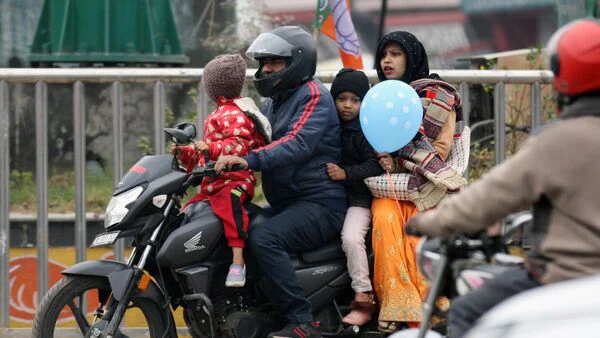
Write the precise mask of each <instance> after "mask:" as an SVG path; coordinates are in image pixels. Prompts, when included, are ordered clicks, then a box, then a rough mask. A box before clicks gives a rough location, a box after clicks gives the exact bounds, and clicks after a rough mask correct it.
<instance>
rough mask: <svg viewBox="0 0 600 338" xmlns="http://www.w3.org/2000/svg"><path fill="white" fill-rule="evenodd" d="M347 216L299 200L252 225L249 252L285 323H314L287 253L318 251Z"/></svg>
mask: <svg viewBox="0 0 600 338" xmlns="http://www.w3.org/2000/svg"><path fill="white" fill-rule="evenodd" d="M344 216H345V215H344V214H343V213H338V212H331V211H329V210H327V209H326V208H325V207H323V206H321V205H318V204H316V203H312V202H306V201H300V202H296V203H294V204H292V205H291V206H289V207H287V208H286V209H284V210H282V211H281V212H279V213H278V214H276V215H275V216H274V217H272V218H271V219H269V220H268V221H266V222H264V223H262V224H259V225H258V226H255V227H253V226H250V229H249V236H248V239H249V242H250V249H251V250H252V253H253V254H254V256H255V257H256V259H257V261H258V264H259V266H260V268H261V269H262V271H263V273H264V274H265V276H266V277H267V283H268V290H269V298H270V299H271V301H272V302H273V306H274V307H275V309H277V310H278V311H279V313H280V315H281V316H282V317H283V318H282V319H283V320H285V321H286V323H306V322H309V321H312V320H313V316H312V307H311V304H310V302H309V301H308V299H307V298H306V297H305V296H304V293H303V290H302V288H301V287H300V284H299V283H298V278H297V277H296V272H295V270H294V267H293V265H292V261H291V259H290V256H289V254H288V253H296V252H305V251H310V250H313V249H316V248H319V247H321V246H323V245H325V244H326V243H328V242H329V241H331V240H332V239H334V238H336V237H338V236H339V235H340V232H341V230H342V225H343V223H344Z"/></svg>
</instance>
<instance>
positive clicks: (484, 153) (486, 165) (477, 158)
mask: <svg viewBox="0 0 600 338" xmlns="http://www.w3.org/2000/svg"><path fill="white" fill-rule="evenodd" d="M495 158H496V153H495V152H494V149H493V148H492V147H482V146H481V145H480V144H479V143H474V144H472V145H471V153H470V155H469V182H473V181H475V180H477V179H478V178H480V177H481V176H483V174H485V173H486V172H487V171H488V170H490V169H491V168H492V166H493V164H494V161H495Z"/></svg>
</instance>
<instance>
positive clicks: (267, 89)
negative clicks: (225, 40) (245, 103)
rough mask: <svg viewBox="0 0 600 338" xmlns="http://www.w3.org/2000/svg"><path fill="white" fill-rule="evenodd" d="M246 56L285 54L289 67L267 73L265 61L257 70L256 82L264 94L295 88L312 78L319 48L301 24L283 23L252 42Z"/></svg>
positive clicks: (258, 58) (256, 58)
mask: <svg viewBox="0 0 600 338" xmlns="http://www.w3.org/2000/svg"><path fill="white" fill-rule="evenodd" d="M246 56H248V57H249V58H251V59H254V60H257V61H260V60H261V59H264V58H268V57H282V58H284V59H285V60H286V63H287V67H286V68H285V69H283V70H282V71H279V72H276V73H272V74H269V75H267V76H264V75H263V74H262V63H261V65H260V66H259V67H258V71H257V72H256V74H254V85H255V86H256V90H258V93H259V94H260V95H262V96H264V97H270V96H273V94H275V93H276V92H278V91H281V90H285V89H289V88H292V87H294V86H296V85H299V84H302V83H304V82H306V81H308V80H310V79H311V78H312V77H313V75H315V70H316V68H317V51H316V49H315V48H314V47H313V43H312V37H311V35H310V34H308V33H307V32H305V31H304V30H302V29H301V28H300V27H298V26H283V27H279V28H276V29H274V30H272V31H270V32H268V33H262V34H261V35H259V36H258V37H257V38H256V40H254V42H252V44H251V45H250V47H249V48H248V50H247V51H246Z"/></svg>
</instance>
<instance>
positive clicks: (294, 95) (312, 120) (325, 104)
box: [246, 80, 346, 212]
mask: <svg viewBox="0 0 600 338" xmlns="http://www.w3.org/2000/svg"><path fill="white" fill-rule="evenodd" d="M263 113H264V115H265V116H266V117H267V118H268V119H269V122H270V123H271V128H272V130H273V134H272V139H273V142H271V143H270V144H269V145H267V146H265V147H263V148H259V149H255V150H253V151H252V152H251V153H250V154H249V155H248V156H246V161H247V162H248V166H249V167H250V168H251V169H254V170H258V171H262V173H263V175H262V184H263V191H264V193H265V196H266V198H267V200H268V201H269V204H270V205H271V206H272V207H273V208H274V209H275V211H277V212H279V211H280V210H282V209H284V208H285V207H287V206H289V205H290V204H291V203H293V202H295V201H298V200H304V201H314V202H316V203H319V204H321V205H324V206H326V207H328V208H329V209H330V210H332V211H339V212H346V197H345V191H344V187H343V185H342V184H341V183H340V182H338V181H333V180H331V179H330V178H329V175H327V166H326V163H328V162H332V163H337V164H339V163H341V161H342V156H341V149H342V148H341V137H340V123H339V119H338V117H337V112H336V109H335V104H334V103H333V99H332V98H331V95H330V94H329V92H328V91H327V89H326V88H325V87H324V86H323V84H322V83H320V82H318V81H316V80H311V81H309V82H306V83H304V84H303V85H301V86H299V87H297V88H294V89H290V90H287V91H284V92H281V93H277V94H276V95H275V96H273V98H272V99H267V100H266V102H265V105H264V108H263Z"/></svg>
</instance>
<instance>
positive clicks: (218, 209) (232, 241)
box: [210, 187, 250, 258]
mask: <svg viewBox="0 0 600 338" xmlns="http://www.w3.org/2000/svg"><path fill="white" fill-rule="evenodd" d="M248 197H249V196H248V193H246V192H244V191H241V190H238V189H236V188H228V187H224V188H223V189H221V191H219V192H217V193H216V194H214V195H213V196H211V201H210V202H211V206H212V209H213V211H214V212H215V215H217V217H219V218H220V219H221V220H222V221H223V227H224V230H225V238H227V242H228V244H229V246H230V247H231V248H240V249H243V248H244V247H245V244H246V243H245V240H246V239H247V238H248V233H247V231H248V223H249V222H250V221H249V219H248V213H247V212H246V209H244V203H245V202H246V200H247V199H248ZM234 256H235V252H234ZM234 258H235V257H234Z"/></svg>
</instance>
